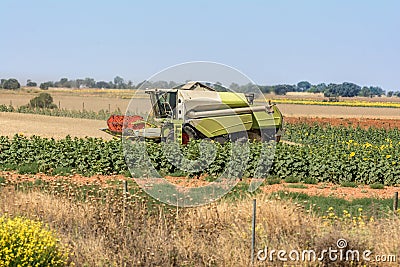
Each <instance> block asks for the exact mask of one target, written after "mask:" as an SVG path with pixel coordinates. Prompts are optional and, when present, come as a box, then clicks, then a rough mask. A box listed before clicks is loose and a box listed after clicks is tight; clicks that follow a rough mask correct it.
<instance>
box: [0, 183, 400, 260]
mask: <svg viewBox="0 0 400 267" xmlns="http://www.w3.org/2000/svg"><path fill="white" fill-rule="evenodd" d="M54 187H63V188H62V190H61V191H60V190H59V191H57V190H52V189H47V193H44V192H39V191H28V192H21V191H15V189H14V187H11V186H8V187H3V188H2V189H0V190H1V191H0V198H1V199H2V201H1V202H0V216H1V215H2V214H3V213H7V214H9V215H12V216H14V215H23V216H26V217H29V218H33V219H38V220H41V221H44V222H46V223H48V224H49V225H50V226H51V227H52V228H53V229H55V230H56V231H57V232H58V233H59V234H60V236H61V239H62V240H63V242H64V243H66V244H68V245H69V246H70V247H71V249H72V251H73V255H72V257H71V260H72V261H73V262H74V263H75V264H76V265H77V266H249V260H250V240H251V210H252V201H251V199H250V198H248V199H245V200H240V201H237V202H231V201H229V200H224V201H221V202H219V203H214V204H210V205H207V206H203V207H197V208H187V209H177V208H174V207H166V206H164V205H159V204H157V205H156V204H154V203H152V200H151V199H148V198H146V197H143V196H140V195H139V194H132V195H130V196H129V198H128V200H127V201H126V202H124V199H123V197H122V195H121V194H119V193H115V194H114V193H110V192H109V193H107V194H105V197H104V198H102V199H99V198H96V197H88V198H87V199H86V201H77V200H76V199H75V194H74V193H73V192H74V191H73V190H72V189H71V188H72V187H71V186H68V184H64V183H61V184H58V185H57V184H55V183H54ZM68 191H69V193H67V192H68ZM104 193H105V192H104ZM125 203H126V204H125ZM256 233H257V241H256V248H257V250H259V249H262V248H264V246H268V248H269V249H285V250H287V251H290V250H292V249H298V250H303V249H314V250H315V251H317V252H321V251H322V250H323V249H327V248H328V247H329V246H331V247H333V248H335V247H336V241H337V240H338V239H339V238H345V239H346V240H347V241H348V242H349V245H350V248H351V249H358V250H360V251H362V250H365V249H371V250H372V251H373V252H374V253H375V254H396V255H399V252H400V251H399V245H400V244H399V242H400V241H399V240H400V224H399V221H398V219H397V218H394V219H393V218H392V219H382V220H380V221H377V222H368V223H366V225H364V226H356V227H355V226H352V225H351V224H337V223H332V224H331V223H327V221H323V220H322V219H321V218H319V217H317V216H315V215H312V214H307V213H306V212H305V211H304V210H303V208H302V207H301V206H300V205H294V204H292V203H289V202H286V201H282V200H278V199H271V198H269V197H266V195H263V196H259V197H258V215H257V227H256ZM292 263H293V262H292ZM263 264H266V265H267V266H282V265H283V264H282V262H279V261H275V262H264V263H261V265H263ZM321 264H322V263H321ZM324 264H325V265H326V266H328V265H329V266H332V265H333V263H330V262H325V263H324ZM316 265H317V264H311V266H316ZM338 266H346V264H345V263H343V262H340V264H339V265H338ZM348 266H350V263H349V264H348ZM351 266H357V265H351ZM382 266H389V264H387V263H386V264H384V265H382Z"/></svg>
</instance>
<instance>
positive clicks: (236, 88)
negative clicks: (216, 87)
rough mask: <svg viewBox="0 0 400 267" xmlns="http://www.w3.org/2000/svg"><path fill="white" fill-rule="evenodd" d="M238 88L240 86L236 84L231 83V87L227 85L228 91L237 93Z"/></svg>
mask: <svg viewBox="0 0 400 267" xmlns="http://www.w3.org/2000/svg"><path fill="white" fill-rule="evenodd" d="M239 87H240V86H239V84H237V83H231V85H229V89H232V90H233V91H237V90H238V89H239Z"/></svg>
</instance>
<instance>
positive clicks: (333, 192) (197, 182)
mask: <svg viewBox="0 0 400 267" xmlns="http://www.w3.org/2000/svg"><path fill="white" fill-rule="evenodd" d="M0 176H3V177H5V178H6V180H7V181H12V182H34V181H35V180H37V179H41V180H43V181H57V180H66V181H70V182H71V183H75V184H80V185H91V184H97V185H99V186H102V187H110V186H117V185H116V184H115V182H121V188H122V181H125V180H128V179H132V178H127V177H125V176H123V175H109V176H107V175H94V176H91V177H85V176H82V175H78V174H74V175H70V176H51V175H46V174H43V173H38V174H35V175H32V174H18V173H16V172H9V171H0ZM166 179H167V180H168V181H169V182H171V183H173V184H176V185H178V186H182V187H201V186H205V185H208V184H210V182H207V181H205V180H203V179H202V178H199V179H196V178H194V179H190V178H186V177H171V176H168V177H166ZM110 181H113V182H114V183H110ZM112 184H113V185H112ZM117 184H118V183H117ZM291 185H292V184H288V183H285V182H282V183H280V184H274V185H262V186H261V187H260V189H261V190H262V191H263V192H264V193H267V194H274V193H277V192H279V191H284V192H298V193H304V194H307V195H310V196H324V197H337V198H343V199H346V200H352V199H359V198H376V199H388V198H392V197H393V195H394V193H395V192H399V191H400V187H396V186H385V188H384V189H371V188H370V187H369V186H367V185H360V186H359V187H357V188H352V187H340V186H339V185H335V184H332V183H319V184H305V186H306V187H307V188H304V189H302V188H292V187H290V186H291Z"/></svg>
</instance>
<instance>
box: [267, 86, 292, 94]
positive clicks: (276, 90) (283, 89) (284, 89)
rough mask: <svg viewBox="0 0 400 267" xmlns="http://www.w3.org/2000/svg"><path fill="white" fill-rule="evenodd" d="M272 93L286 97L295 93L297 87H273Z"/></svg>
mask: <svg viewBox="0 0 400 267" xmlns="http://www.w3.org/2000/svg"><path fill="white" fill-rule="evenodd" d="M272 91H273V92H274V93H275V94H277V95H286V93H287V92H295V91H296V86H295V85H289V84H278V85H273V86H272Z"/></svg>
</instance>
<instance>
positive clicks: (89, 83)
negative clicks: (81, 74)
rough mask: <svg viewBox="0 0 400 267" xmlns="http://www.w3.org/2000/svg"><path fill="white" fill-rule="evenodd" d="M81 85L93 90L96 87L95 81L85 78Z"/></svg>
mask: <svg viewBox="0 0 400 267" xmlns="http://www.w3.org/2000/svg"><path fill="white" fill-rule="evenodd" d="M83 85H84V86H86V87H88V88H95V87H96V81H95V80H94V79H93V78H85V81H84V83H83Z"/></svg>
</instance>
